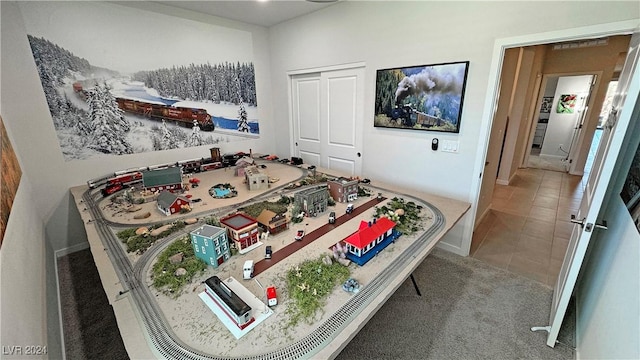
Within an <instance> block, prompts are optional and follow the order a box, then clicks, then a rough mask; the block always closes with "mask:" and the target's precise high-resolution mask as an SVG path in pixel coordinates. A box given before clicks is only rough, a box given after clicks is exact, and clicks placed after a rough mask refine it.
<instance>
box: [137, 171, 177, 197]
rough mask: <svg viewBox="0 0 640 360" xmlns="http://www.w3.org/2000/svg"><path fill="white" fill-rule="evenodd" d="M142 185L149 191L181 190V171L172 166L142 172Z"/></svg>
mask: <svg viewBox="0 0 640 360" xmlns="http://www.w3.org/2000/svg"><path fill="white" fill-rule="evenodd" d="M142 185H143V186H144V188H145V189H146V190H149V191H163V190H168V191H176V190H181V189H182V169H181V168H180V167H178V166H172V167H169V168H166V169H158V170H149V171H143V172H142Z"/></svg>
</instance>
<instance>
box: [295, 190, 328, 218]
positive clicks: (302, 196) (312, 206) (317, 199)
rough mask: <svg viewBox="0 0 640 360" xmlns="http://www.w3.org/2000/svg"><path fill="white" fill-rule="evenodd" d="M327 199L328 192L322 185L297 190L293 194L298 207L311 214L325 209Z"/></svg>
mask: <svg viewBox="0 0 640 360" xmlns="http://www.w3.org/2000/svg"><path fill="white" fill-rule="evenodd" d="M328 200H329V192H328V191H327V188H326V187H324V186H319V187H317V188H314V189H307V190H303V191H299V192H297V193H296V194H295V196H294V201H295V203H296V204H297V205H298V206H299V207H300V209H301V210H303V211H304V212H306V213H307V214H310V215H311V216H315V215H317V214H320V213H323V212H325V211H327V205H328V203H329V201H328Z"/></svg>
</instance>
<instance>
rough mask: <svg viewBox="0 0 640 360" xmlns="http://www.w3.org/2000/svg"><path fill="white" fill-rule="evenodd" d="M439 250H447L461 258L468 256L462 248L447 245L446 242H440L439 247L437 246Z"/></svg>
mask: <svg viewBox="0 0 640 360" xmlns="http://www.w3.org/2000/svg"><path fill="white" fill-rule="evenodd" d="M436 247H437V248H439V249H442V250H446V251H448V252H452V253H454V254H456V255H460V256H468V255H467V254H465V252H464V251H462V248H460V247H457V246H453V245H451V244H447V243H445V242H439V243H438V245H436Z"/></svg>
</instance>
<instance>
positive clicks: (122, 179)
mask: <svg viewBox="0 0 640 360" xmlns="http://www.w3.org/2000/svg"><path fill="white" fill-rule="evenodd" d="M140 181H142V173H141V172H140V171H134V172H129V173H124V174H119V175H116V176H114V177H112V178H109V179H107V186H109V185H115V184H122V185H131V184H133V183H137V182H140Z"/></svg>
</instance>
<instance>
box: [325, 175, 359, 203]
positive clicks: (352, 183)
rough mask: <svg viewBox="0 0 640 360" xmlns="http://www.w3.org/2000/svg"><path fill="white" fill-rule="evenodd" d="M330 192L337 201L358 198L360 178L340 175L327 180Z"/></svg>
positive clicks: (349, 200) (348, 200)
mask: <svg viewBox="0 0 640 360" xmlns="http://www.w3.org/2000/svg"><path fill="white" fill-rule="evenodd" d="M327 186H328V188H329V194H330V195H331V198H333V200H335V201H337V202H351V201H354V200H355V199H357V198H358V180H351V179H347V178H345V177H339V178H335V179H332V180H327Z"/></svg>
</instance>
